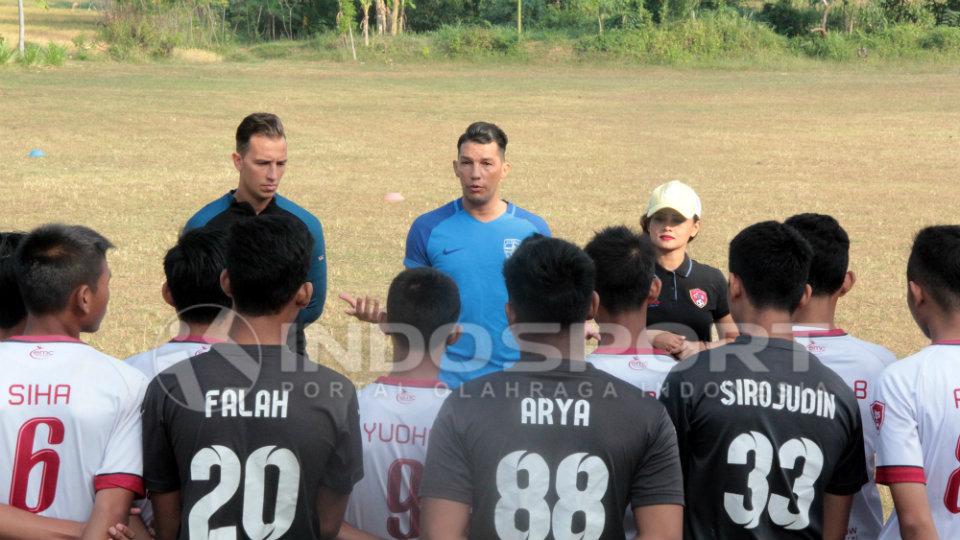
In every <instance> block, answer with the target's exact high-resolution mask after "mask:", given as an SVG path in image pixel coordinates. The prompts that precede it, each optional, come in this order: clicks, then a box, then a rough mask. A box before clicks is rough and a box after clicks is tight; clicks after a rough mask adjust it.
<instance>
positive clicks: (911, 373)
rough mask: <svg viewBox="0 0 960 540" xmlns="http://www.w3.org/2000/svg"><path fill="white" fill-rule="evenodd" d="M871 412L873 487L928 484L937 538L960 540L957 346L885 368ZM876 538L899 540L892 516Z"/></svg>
mask: <svg viewBox="0 0 960 540" xmlns="http://www.w3.org/2000/svg"><path fill="white" fill-rule="evenodd" d="M872 412H873V417H874V422H875V424H876V427H877V428H879V430H880V438H879V445H878V452H877V465H878V466H877V482H878V483H880V484H896V483H900V482H918V483H926V485H927V499H928V501H929V503H930V512H931V514H932V515H933V522H934V524H935V525H936V527H937V532H938V533H939V535H940V538H944V539H946V538H960V500H958V499H960V341H944V342H936V343H934V344H933V345H931V346H929V347H926V348H924V349H923V350H921V351H920V352H918V353H916V354H914V355H913V356H908V357H907V358H904V359H903V360H900V361H899V362H895V363H894V364H893V365H891V366H890V367H888V368H887V369H886V370H885V371H884V372H883V377H882V378H881V379H880V389H879V396H878V399H877V401H876V402H874V403H873V405H872ZM880 538H883V539H888V538H900V523H899V521H898V520H897V514H896V512H894V514H893V515H892V516H890V519H889V520H888V521H887V523H886V525H884V528H883V533H882V534H881V535H880Z"/></svg>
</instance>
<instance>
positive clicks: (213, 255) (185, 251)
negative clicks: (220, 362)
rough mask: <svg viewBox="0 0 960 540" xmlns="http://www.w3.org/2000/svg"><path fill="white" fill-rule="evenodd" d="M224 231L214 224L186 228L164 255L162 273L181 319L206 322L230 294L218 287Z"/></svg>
mask: <svg viewBox="0 0 960 540" xmlns="http://www.w3.org/2000/svg"><path fill="white" fill-rule="evenodd" d="M226 244H227V233H226V231H225V230H223V229H220V228H213V227H201V228H199V229H194V230H192V231H188V232H186V233H184V234H183V236H181V237H180V239H179V240H177V244H176V245H175V246H173V247H172V248H170V250H169V251H167V254H166V256H164V258H163V273H164V275H165V276H166V278H167V288H168V289H170V296H172V297H173V307H174V309H176V310H177V316H178V317H179V318H180V320H182V321H184V322H187V323H195V324H209V323H211V322H213V320H214V319H216V318H217V315H219V314H220V310H221V309H222V308H229V307H230V305H231V302H230V297H228V296H227V295H226V293H224V292H223V289H222V288H220V274H221V273H222V272H223V269H224V267H226V255H225V253H224V252H225V251H226Z"/></svg>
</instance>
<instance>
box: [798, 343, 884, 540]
mask: <svg viewBox="0 0 960 540" xmlns="http://www.w3.org/2000/svg"><path fill="white" fill-rule="evenodd" d="M793 335H794V338H796V340H797V341H798V342H799V343H800V344H801V345H803V346H804V347H806V348H807V351H809V352H811V353H813V354H814V355H815V356H816V357H817V358H819V359H820V361H821V362H823V363H824V365H826V366H827V367H828V368H830V369H832V370H833V371H835V372H836V373H837V375H840V377H841V378H842V379H843V380H844V382H846V383H847V386H849V387H850V388H852V389H853V395H854V396H855V397H856V398H857V405H859V407H860V417H861V418H862V419H863V426H864V427H863V450H864V453H865V455H866V459H867V474H868V475H869V477H870V483H868V484H867V485H865V486H863V489H861V490H860V493H857V494H856V495H854V497H853V508H852V509H851V510H850V523H849V525H848V526H847V535H846V540H873V539H874V538H876V537H877V536H878V535H879V534H880V528H881V527H882V526H883V503H882V502H881V501H880V492H879V491H878V490H877V484H876V483H875V482H874V477H873V476H874V467H875V466H876V457H875V456H876V441H877V432H876V430H875V429H874V428H873V427H871V426H873V415H872V413H871V412H870V404H871V403H873V402H874V401H875V400H876V392H877V383H878V382H879V380H880V374H881V373H883V369H884V368H885V367H887V366H888V365H890V364H892V363H893V362H894V361H895V360H896V359H897V358H896V357H895V356H894V355H893V353H891V352H890V351H888V350H887V349H884V348H883V347H881V346H879V345H875V344H873V343H869V342H867V341H863V340H861V339H857V338H855V337H853V336H851V335H849V334H847V333H846V332H844V331H843V330H841V329H839V328H835V329H832V330H825V329H822V328H815V327H810V326H800V325H795V326H794V327H793Z"/></svg>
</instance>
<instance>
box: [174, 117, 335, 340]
mask: <svg viewBox="0 0 960 540" xmlns="http://www.w3.org/2000/svg"><path fill="white" fill-rule="evenodd" d="M236 139H237V149H236V152H234V153H233V166H234V167H236V168H237V171H238V172H239V173H240V183H239V184H238V186H237V189H234V190H230V191H229V192H227V193H226V194H225V195H224V196H222V197H220V198H219V199H217V200H215V201H213V202H211V203H210V204H208V205H206V206H204V207H203V208H201V209H200V211H199V212H197V213H196V214H194V215H193V217H192V218H190V219H189V220H188V221H187V224H186V225H185V226H184V228H183V230H184V232H186V231H189V230H192V229H197V228H200V227H205V226H206V227H223V228H225V229H226V228H229V227H230V225H232V224H233V223H234V222H236V221H238V220H241V219H244V218H248V217H256V216H264V215H275V214H288V215H292V216H293V217H295V218H297V219H299V220H300V221H302V222H303V223H304V224H305V225H306V226H307V230H309V231H310V234H311V235H312V236H313V253H312V254H311V258H310V261H311V263H310V271H309V273H308V274H307V280H308V281H310V283H312V284H313V296H312V297H311V298H310V303H309V304H308V305H307V307H305V308H303V309H302V310H301V311H300V314H299V316H298V317H297V320H296V328H297V341H296V347H295V349H296V350H297V352H298V353H300V354H303V353H304V352H305V349H306V344H305V340H304V337H303V329H304V327H306V326H307V325H309V324H310V323H312V322H314V321H316V320H317V319H319V318H320V314H321V313H323V303H324V300H325V299H326V296H327V261H326V253H325V250H324V244H323V227H322V226H321V225H320V220H319V219H317V218H316V217H315V216H314V215H313V214H311V213H310V212H308V211H307V210H304V209H303V208H302V207H300V206H299V205H297V204H296V203H294V202H293V201H291V200H290V199H287V198H284V197H282V196H280V195H279V194H278V193H277V187H278V186H279V185H280V180H281V179H282V178H283V173H284V171H285V170H286V168H287V139H286V135H285V134H284V132H283V124H282V123H281V122H280V118H278V117H277V116H276V115H274V114H270V113H253V114H251V115H249V116H247V117H246V118H244V119H243V121H242V122H240V125H239V126H238V127H237V135H236ZM291 337H292V336H291Z"/></svg>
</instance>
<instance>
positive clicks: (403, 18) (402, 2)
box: [397, 0, 407, 34]
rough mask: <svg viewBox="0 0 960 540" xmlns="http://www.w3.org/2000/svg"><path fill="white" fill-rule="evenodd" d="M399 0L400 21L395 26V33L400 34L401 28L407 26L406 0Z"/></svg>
mask: <svg viewBox="0 0 960 540" xmlns="http://www.w3.org/2000/svg"><path fill="white" fill-rule="evenodd" d="M399 2H400V23H399V25H398V26H397V33H398V34H402V33H403V29H404V28H406V27H407V0H399Z"/></svg>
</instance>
